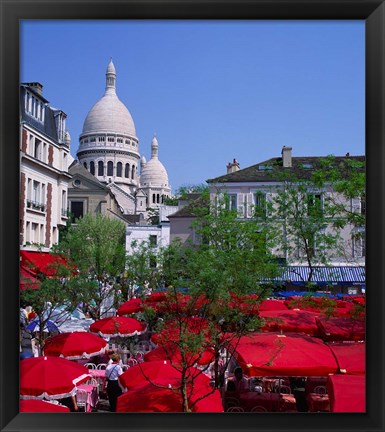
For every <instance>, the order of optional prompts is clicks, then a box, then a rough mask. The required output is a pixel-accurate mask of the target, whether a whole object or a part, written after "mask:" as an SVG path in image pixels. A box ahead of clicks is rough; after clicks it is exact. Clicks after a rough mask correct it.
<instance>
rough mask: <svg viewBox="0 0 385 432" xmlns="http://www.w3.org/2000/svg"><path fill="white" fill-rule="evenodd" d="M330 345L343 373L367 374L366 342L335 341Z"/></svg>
mask: <svg viewBox="0 0 385 432" xmlns="http://www.w3.org/2000/svg"><path fill="white" fill-rule="evenodd" d="M329 346H330V349H331V350H332V353H333V354H334V357H335V358H336V360H337V364H338V367H339V368H340V372H341V373H346V374H347V375H364V374H365V348H366V344H365V342H346V343H344V342H335V343H331V344H330V345H329Z"/></svg>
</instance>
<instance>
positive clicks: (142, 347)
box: [137, 341, 151, 353]
mask: <svg viewBox="0 0 385 432" xmlns="http://www.w3.org/2000/svg"><path fill="white" fill-rule="evenodd" d="M137 347H138V351H143V352H144V353H147V352H149V351H151V346H150V343H149V342H148V341H140V342H138V345H137Z"/></svg>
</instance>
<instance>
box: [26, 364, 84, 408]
mask: <svg viewBox="0 0 385 432" xmlns="http://www.w3.org/2000/svg"><path fill="white" fill-rule="evenodd" d="M88 372H89V371H88V369H87V368H86V367H84V366H82V365H80V364H78V363H75V362H73V361H70V360H67V359H63V358H60V357H47V356H45V357H31V358H27V359H24V360H21V362H20V397H21V399H43V398H44V399H62V398H65V397H69V396H73V395H74V394H75V393H76V386H77V385H78V384H81V383H82V382H84V381H87V380H88V379H89V378H90V377H91V375H89V373H88Z"/></svg>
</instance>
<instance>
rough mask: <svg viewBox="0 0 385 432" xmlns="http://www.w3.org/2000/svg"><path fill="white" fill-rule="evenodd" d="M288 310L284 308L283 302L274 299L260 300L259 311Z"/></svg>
mask: <svg viewBox="0 0 385 432" xmlns="http://www.w3.org/2000/svg"><path fill="white" fill-rule="evenodd" d="M288 309H289V308H288V307H287V306H286V304H285V301H284V300H274V299H266V300H262V302H261V304H260V306H259V311H260V312H265V311H275V310H288Z"/></svg>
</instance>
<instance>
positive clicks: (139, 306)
mask: <svg viewBox="0 0 385 432" xmlns="http://www.w3.org/2000/svg"><path fill="white" fill-rule="evenodd" d="M143 310H144V306H143V301H142V299H140V298H135V299H132V300H128V301H126V302H125V303H123V304H122V305H121V306H120V307H119V309H118V310H117V311H116V314H117V315H120V316H121V315H130V314H133V313H138V312H143Z"/></svg>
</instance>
